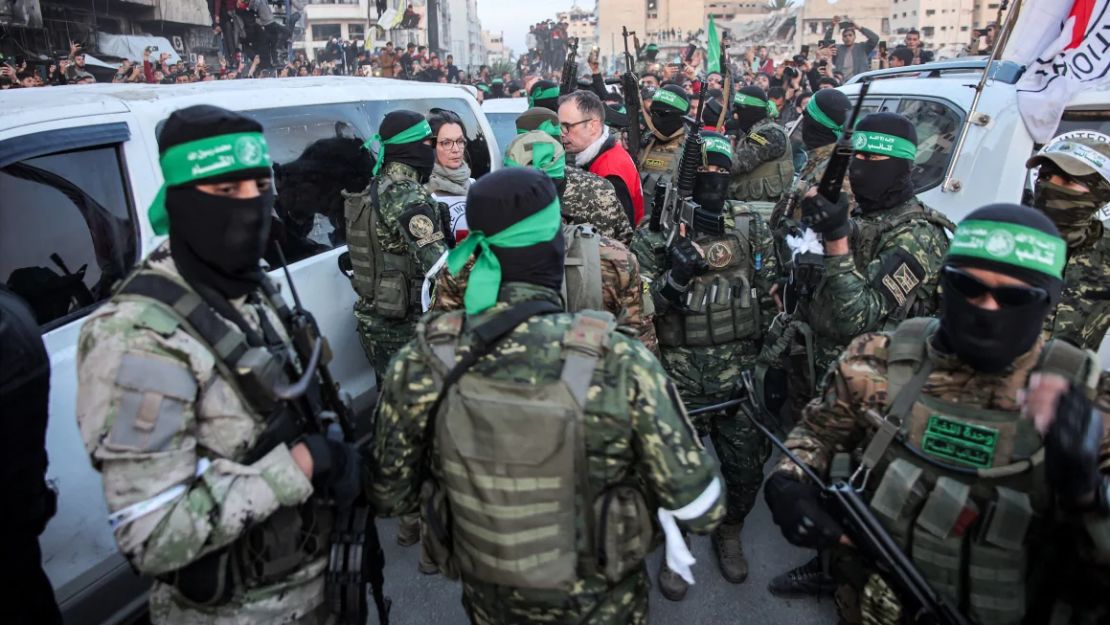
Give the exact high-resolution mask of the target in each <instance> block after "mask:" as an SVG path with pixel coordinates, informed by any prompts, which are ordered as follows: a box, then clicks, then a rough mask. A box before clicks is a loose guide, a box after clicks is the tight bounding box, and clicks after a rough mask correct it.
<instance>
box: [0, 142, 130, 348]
mask: <svg viewBox="0 0 1110 625" xmlns="http://www.w3.org/2000/svg"><path fill="white" fill-rule="evenodd" d="M0 198H3V201H2V202H0V280H3V281H4V282H5V284H7V285H8V287H9V288H10V289H12V290H13V291H15V292H16V293H17V294H19V295H20V296H21V297H23V298H24V299H26V300H27V301H28V302H29V303H30V305H31V308H32V310H34V311H35V317H36V318H37V319H38V322H39V324H40V325H42V326H44V328H43V329H44V331H45V330H48V329H50V328H52V327H55V326H58V325H61V324H62V323H65V322H66V321H69V320H72V319H74V318H76V317H78V316H79V315H80V314H81V311H83V310H85V309H87V308H88V307H90V306H92V305H94V304H97V303H99V302H101V301H103V300H105V299H107V298H108V296H109V295H111V289H112V284H113V283H114V282H116V281H117V280H120V279H122V278H123V277H124V276H126V275H127V272H128V271H129V270H130V269H131V267H132V265H133V264H134V263H135V261H136V259H137V253H138V243H137V241H138V234H137V231H136V229H135V221H134V218H133V217H132V213H131V206H130V201H129V199H128V193H127V190H126V186H125V184H124V177H123V168H122V167H121V163H120V155H119V151H118V148H117V147H115V146H104V147H97V148H91V149H80V150H70V151H66V152H59V153H55V154H48V155H45V156H36V157H33V158H27V159H24V160H21V161H18V162H15V163H12V164H10V165H7V166H5V167H4V168H3V169H0Z"/></svg>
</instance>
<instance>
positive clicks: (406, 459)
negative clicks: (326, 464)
mask: <svg viewBox="0 0 1110 625" xmlns="http://www.w3.org/2000/svg"><path fill="white" fill-rule="evenodd" d="M437 394H438V389H437V388H436V385H435V380H434V378H433V377H432V373H431V371H430V370H429V369H428V367H427V365H426V364H425V363H424V362H423V360H422V359H421V358H420V355H419V353H418V351H417V349H416V347H415V346H414V344H413V343H409V344H408V345H406V346H405V347H402V348H401V351H399V352H397V355H396V356H395V357H394V358H393V360H392V361H390V364H389V371H387V372H386V374H385V375H384V376H383V378H382V394H381V397H380V398H379V399H378V405H377V408H376V409H375V413H374V430H373V432H372V434H371V439H370V442H369V443H368V446H369V450H368V451H366V450H364V454H365V455H366V457H367V466H368V468H369V472H370V479H369V480H368V483H367V484H366V495H367V497H368V498H369V500H370V503H371V505H373V506H374V509H375V510H376V511H377V513H378V514H379V515H381V516H399V515H402V514H408V513H410V512H414V511H416V510H417V509H418V508H419V507H420V501H419V499H420V485H421V474H422V472H423V464H424V462H425V449H426V445H427V444H428V441H425V440H424V435H425V428H426V425H427V420H428V413H429V411H430V410H431V408H432V404H433V403H434V402H435V399H436V395H437Z"/></svg>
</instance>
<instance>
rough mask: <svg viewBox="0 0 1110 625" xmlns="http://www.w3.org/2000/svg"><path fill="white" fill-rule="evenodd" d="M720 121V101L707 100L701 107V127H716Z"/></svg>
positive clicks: (714, 99)
mask: <svg viewBox="0 0 1110 625" xmlns="http://www.w3.org/2000/svg"><path fill="white" fill-rule="evenodd" d="M720 119H721V101H720V100H719V99H717V98H708V99H706V101H705V104H704V105H702V107H701V125H702V126H706V127H716V126H717V121H718V120H720Z"/></svg>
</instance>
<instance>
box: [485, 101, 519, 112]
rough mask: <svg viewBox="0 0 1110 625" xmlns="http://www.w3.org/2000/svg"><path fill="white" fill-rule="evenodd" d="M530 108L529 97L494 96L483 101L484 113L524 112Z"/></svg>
mask: <svg viewBox="0 0 1110 625" xmlns="http://www.w3.org/2000/svg"><path fill="white" fill-rule="evenodd" d="M527 110H528V98H494V99H492V100H485V101H484V102H482V112H483V113H523V112H524V111H527Z"/></svg>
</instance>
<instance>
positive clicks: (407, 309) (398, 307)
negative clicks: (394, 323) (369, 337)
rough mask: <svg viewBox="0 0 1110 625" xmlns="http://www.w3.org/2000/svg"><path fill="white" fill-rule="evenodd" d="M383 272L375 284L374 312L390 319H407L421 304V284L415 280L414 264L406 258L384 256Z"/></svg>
mask: <svg viewBox="0 0 1110 625" xmlns="http://www.w3.org/2000/svg"><path fill="white" fill-rule="evenodd" d="M381 258H382V271H381V275H380V276H379V278H378V280H377V281H375V283H374V312H375V313H377V314H379V315H381V316H382V317H387V318H389V319H405V318H406V317H408V316H409V315H410V314H412V313H413V306H414V305H419V302H420V282H418V281H416V280H414V279H413V276H414V275H415V272H414V271H413V269H412V262H411V261H410V260H409V259H408V258H407V257H405V256H400V255H397V254H382V256H381Z"/></svg>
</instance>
